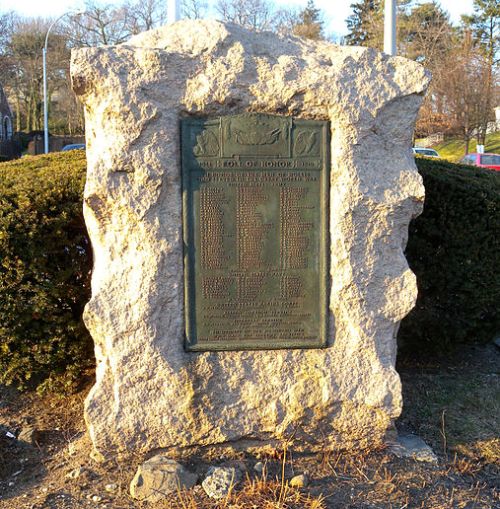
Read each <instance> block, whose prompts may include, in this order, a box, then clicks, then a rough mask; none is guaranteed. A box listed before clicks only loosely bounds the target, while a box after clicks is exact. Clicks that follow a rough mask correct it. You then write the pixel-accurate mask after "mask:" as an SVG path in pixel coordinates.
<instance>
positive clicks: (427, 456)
mask: <svg viewBox="0 0 500 509" xmlns="http://www.w3.org/2000/svg"><path fill="white" fill-rule="evenodd" d="M389 451H390V452H391V453H392V454H394V456H396V457H397V458H412V459H414V460H416V461H425V462H427V463H437V462H438V459H437V456H436V455H435V454H434V451H433V450H432V449H431V448H430V447H429V446H428V445H427V444H426V443H425V442H424V441H423V440H422V439H421V438H420V437H417V436H416V435H400V436H399V437H398V439H397V441H396V442H394V443H392V444H390V446H389Z"/></svg>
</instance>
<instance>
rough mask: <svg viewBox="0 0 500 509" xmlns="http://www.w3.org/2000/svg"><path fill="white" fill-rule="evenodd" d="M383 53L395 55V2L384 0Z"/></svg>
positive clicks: (394, 0)
mask: <svg viewBox="0 0 500 509" xmlns="http://www.w3.org/2000/svg"><path fill="white" fill-rule="evenodd" d="M384 7H385V9H384V11H385V12H384V53H387V54H388V55H395V54H396V0H385V5H384Z"/></svg>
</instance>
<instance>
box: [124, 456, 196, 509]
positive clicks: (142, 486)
mask: <svg viewBox="0 0 500 509" xmlns="http://www.w3.org/2000/svg"><path fill="white" fill-rule="evenodd" d="M197 480H198V476H197V475H196V474H192V473H191V472H188V471H187V470H186V469H185V468H184V467H183V466H182V465H181V464H180V463H177V461H175V460H173V459H170V458H167V457H166V456H164V455H163V454H158V455H156V456H153V457H152V458H150V459H148V460H147V461H145V462H144V463H143V464H142V465H140V466H139V467H138V469H137V472H136V474H135V476H134V478H133V479H132V482H131V483H130V495H131V496H132V498H135V499H136V500H141V501H145V502H159V501H161V500H164V499H165V498H166V497H167V496H168V495H169V494H170V493H177V492H178V491H180V490H185V489H189V488H192V487H193V486H194V485H195V484H196V481H197Z"/></svg>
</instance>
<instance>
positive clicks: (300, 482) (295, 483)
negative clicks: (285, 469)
mask: <svg viewBox="0 0 500 509" xmlns="http://www.w3.org/2000/svg"><path fill="white" fill-rule="evenodd" d="M308 484H309V479H308V477H307V475H306V474H300V475H296V476H294V477H292V478H291V479H290V486H292V487H293V488H305V487H306V486H307V485H308Z"/></svg>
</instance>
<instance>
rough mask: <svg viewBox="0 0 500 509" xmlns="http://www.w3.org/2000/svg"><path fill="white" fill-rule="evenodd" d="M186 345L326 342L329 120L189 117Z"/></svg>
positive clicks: (185, 129) (185, 134) (185, 139)
mask: <svg viewBox="0 0 500 509" xmlns="http://www.w3.org/2000/svg"><path fill="white" fill-rule="evenodd" d="M182 172H183V226H184V269H185V310H186V349H187V350H192V351H205V350H245V349H247V350H248V349H274V348H314V347H324V346H326V342H327V319H328V304H327V280H328V276H327V273H328V271H327V245H328V241H327V239H328V235H327V220H328V219H327V217H328V186H329V175H328V123H327V122H319V121H309V120H300V119H294V118H291V117H279V116H272V115H264V114H243V115H235V116H227V117H220V118H216V119H210V120H199V119H186V120H183V121H182Z"/></svg>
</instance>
